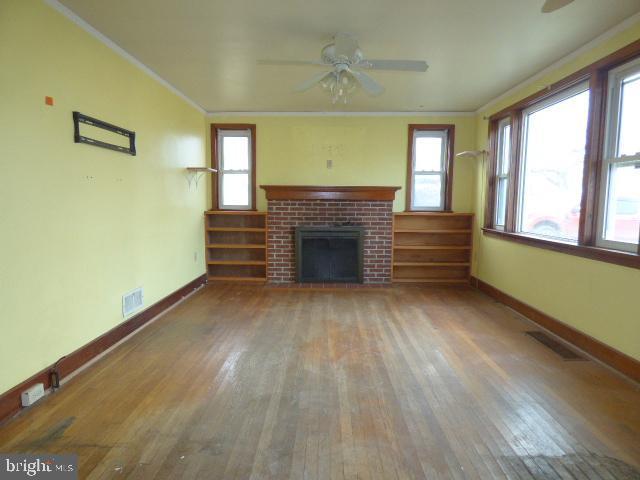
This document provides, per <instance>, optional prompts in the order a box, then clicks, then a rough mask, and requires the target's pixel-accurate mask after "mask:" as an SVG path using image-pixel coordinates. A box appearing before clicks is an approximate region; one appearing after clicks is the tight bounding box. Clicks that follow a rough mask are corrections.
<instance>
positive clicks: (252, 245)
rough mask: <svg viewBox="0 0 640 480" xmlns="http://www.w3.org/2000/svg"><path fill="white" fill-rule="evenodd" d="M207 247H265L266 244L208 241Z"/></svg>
mask: <svg viewBox="0 0 640 480" xmlns="http://www.w3.org/2000/svg"><path fill="white" fill-rule="evenodd" d="M207 248H266V245H264V244H258V243H244V244H243V243H209V244H207Z"/></svg>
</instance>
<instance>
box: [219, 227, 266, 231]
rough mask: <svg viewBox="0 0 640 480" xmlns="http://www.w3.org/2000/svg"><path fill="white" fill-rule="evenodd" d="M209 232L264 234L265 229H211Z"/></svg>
mask: <svg viewBox="0 0 640 480" xmlns="http://www.w3.org/2000/svg"><path fill="white" fill-rule="evenodd" d="M207 230H208V231H209V232H264V231H265V229H264V228H253V227H209V228H207Z"/></svg>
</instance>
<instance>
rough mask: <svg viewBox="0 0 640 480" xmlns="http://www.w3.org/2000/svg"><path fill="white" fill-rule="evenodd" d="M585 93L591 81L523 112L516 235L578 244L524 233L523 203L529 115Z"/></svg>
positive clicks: (547, 236) (562, 238)
mask: <svg viewBox="0 0 640 480" xmlns="http://www.w3.org/2000/svg"><path fill="white" fill-rule="evenodd" d="M585 91H590V89H589V81H585V82H581V83H579V84H577V85H574V86H573V87H570V88H567V89H566V90H563V91H561V92H558V93H556V94H555V95H552V96H551V97H549V98H546V99H544V100H542V101H541V102H538V103H536V104H535V105H532V106H531V107H529V108H527V109H525V110H523V111H522V134H521V137H520V141H521V145H522V146H521V148H520V168H519V169H520V171H519V172H518V173H519V175H518V177H519V179H518V200H517V205H516V211H517V215H516V229H515V230H516V233H523V234H525V235H532V236H536V237H540V238H550V239H554V240H560V241H562V242H566V243H571V244H574V245H577V244H578V242H577V241H576V240H573V239H571V238H564V237H553V236H550V235H537V234H535V233H531V232H525V231H523V230H522V210H523V209H522V206H523V204H524V201H523V200H524V182H525V170H526V166H527V165H526V164H527V134H528V133H529V129H528V126H529V125H528V124H529V115H531V114H532V113H536V112H539V111H540V110H544V109H545V108H548V107H550V106H552V105H555V104H556V103H560V102H563V101H565V100H568V99H569V98H571V97H575V96H576V95H579V94H581V93H584V92H585ZM588 128H589V127H588V125H587V130H588ZM586 141H587V137H586V132H585V146H586ZM585 154H586V151H585Z"/></svg>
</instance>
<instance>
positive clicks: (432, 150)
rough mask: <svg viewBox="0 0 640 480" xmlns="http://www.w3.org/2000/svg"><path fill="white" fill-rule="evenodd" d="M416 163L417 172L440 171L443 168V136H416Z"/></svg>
mask: <svg viewBox="0 0 640 480" xmlns="http://www.w3.org/2000/svg"><path fill="white" fill-rule="evenodd" d="M415 150H416V160H415V161H416V165H415V169H416V171H417V172H420V171H423V172H425V171H428V172H439V171H441V170H442V138H441V137H416V139H415Z"/></svg>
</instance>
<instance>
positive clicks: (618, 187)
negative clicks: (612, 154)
mask: <svg viewBox="0 0 640 480" xmlns="http://www.w3.org/2000/svg"><path fill="white" fill-rule="evenodd" d="M639 233H640V162H638V163H637V164H635V165H633V164H632V165H612V166H611V169H610V173H609V186H608V191H607V211H606V214H605V232H604V238H605V240H613V241H616V242H625V243H634V244H637V243H638V235H639Z"/></svg>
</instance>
